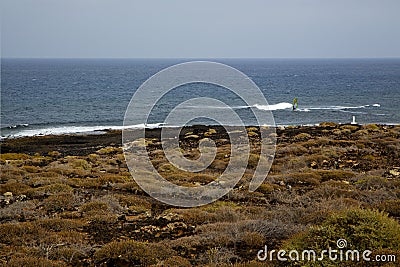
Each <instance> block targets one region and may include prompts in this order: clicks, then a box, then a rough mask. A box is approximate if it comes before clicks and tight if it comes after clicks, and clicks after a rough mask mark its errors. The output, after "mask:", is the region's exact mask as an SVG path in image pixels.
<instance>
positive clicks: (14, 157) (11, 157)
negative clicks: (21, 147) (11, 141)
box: [0, 153, 29, 160]
mask: <svg viewBox="0 0 400 267" xmlns="http://www.w3.org/2000/svg"><path fill="white" fill-rule="evenodd" d="M0 159H2V160H23V159H29V156H28V155H27V154H24V153H4V154H0Z"/></svg>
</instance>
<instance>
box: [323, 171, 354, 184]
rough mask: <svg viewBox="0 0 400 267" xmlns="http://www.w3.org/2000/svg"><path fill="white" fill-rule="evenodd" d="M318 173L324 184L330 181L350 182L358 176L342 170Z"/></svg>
mask: <svg viewBox="0 0 400 267" xmlns="http://www.w3.org/2000/svg"><path fill="white" fill-rule="evenodd" d="M316 172H317V174H318V175H320V176H321V181H322V182H325V181H329V180H336V181H348V180H350V179H351V178H353V177H355V176H356V174H355V173H354V172H350V171H342V170H318V171H316Z"/></svg>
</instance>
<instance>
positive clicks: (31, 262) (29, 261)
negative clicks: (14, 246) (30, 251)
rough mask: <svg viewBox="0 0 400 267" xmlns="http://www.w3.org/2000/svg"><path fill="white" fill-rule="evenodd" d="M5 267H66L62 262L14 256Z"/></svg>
mask: <svg viewBox="0 0 400 267" xmlns="http://www.w3.org/2000/svg"><path fill="white" fill-rule="evenodd" d="M5 266H8V267H21V266H24V267H38V266H40V267H44V266H46V267H63V266H67V264H66V263H65V262H62V261H52V260H48V259H44V258H38V257H30V256H22V257H20V256H14V257H11V259H10V260H9V261H7V264H6V265H5Z"/></svg>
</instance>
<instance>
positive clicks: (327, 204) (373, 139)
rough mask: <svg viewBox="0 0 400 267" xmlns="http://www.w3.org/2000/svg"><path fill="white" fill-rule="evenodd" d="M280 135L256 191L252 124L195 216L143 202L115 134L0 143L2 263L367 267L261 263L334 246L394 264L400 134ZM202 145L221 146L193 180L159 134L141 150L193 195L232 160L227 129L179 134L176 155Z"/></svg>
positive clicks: (194, 153) (384, 130)
mask: <svg viewBox="0 0 400 267" xmlns="http://www.w3.org/2000/svg"><path fill="white" fill-rule="evenodd" d="M276 132H277V144H276V154H275V159H274V161H273V165H272V167H271V170H270V173H269V175H268V176H267V178H266V179H265V181H264V182H263V184H262V185H261V186H260V187H259V188H258V189H257V190H256V191H255V192H250V191H249V190H248V184H249V181H250V180H251V178H252V174H253V172H254V168H255V166H257V164H262V158H263V155H260V154H259V141H260V133H259V128H257V127H249V128H248V129H247V134H248V136H249V140H250V143H251V147H252V149H251V154H250V157H249V163H248V166H247V170H246V172H245V174H244V175H243V178H242V179H241V180H240V182H239V183H238V184H237V185H236V186H235V188H234V189H233V190H232V191H231V192H229V193H228V194H227V195H225V196H224V197H223V198H221V199H220V200H218V201H216V202H214V203H211V204H208V205H205V206H201V207H196V208H177V207H172V206H168V205H166V204H163V203H160V202H158V201H156V200H154V199H153V198H151V197H150V196H148V195H147V194H146V193H145V192H144V191H143V190H142V189H141V188H140V187H139V186H138V185H137V184H136V183H135V181H134V179H133V178H132V176H131V174H130V172H129V170H128V167H127V165H126V162H125V158H124V154H123V151H122V147H121V133H120V132H118V131H110V132H108V133H105V134H99V135H85V136H83V135H73V136H67V135H64V136H37V137H24V138H16V139H6V140H3V141H2V142H1V159H0V167H1V177H0V195H1V196H0V264H2V265H4V266H149V265H152V266H330V265H329V264H333V266H351V264H353V266H366V265H367V266H368V264H367V263H366V262H362V261H361V262H351V263H349V262H336V263H332V262H326V261H323V262H311V263H310V262H300V263H299V262H297V263H296V262H292V261H286V262H280V261H277V260H276V259H274V260H272V261H263V262H262V261H259V260H258V259H257V253H258V251H259V250H263V249H264V247H265V246H267V247H268V248H269V249H271V250H272V249H276V250H279V249H286V250H288V251H289V250H291V249H298V250H301V249H315V250H317V251H318V250H321V249H327V247H328V246H331V247H336V241H337V240H338V239H346V241H347V247H348V248H351V249H359V250H364V249H369V250H372V251H373V255H374V254H386V255H395V256H396V257H397V264H399V261H400V224H399V222H400V126H389V125H375V124H371V125H339V124H335V123H321V124H320V125H319V126H291V127H285V128H283V127H282V128H277V130H276ZM204 137H207V138H211V139H213V140H214V141H215V142H216V144H217V148H218V149H217V156H216V158H215V159H214V161H213V162H212V164H211V165H210V166H209V168H207V170H205V171H203V172H200V173H188V172H182V171H180V170H179V169H177V168H175V167H174V166H173V165H172V164H171V163H169V162H168V160H167V159H166V158H165V155H164V153H163V150H162V147H161V142H160V140H159V130H157V129H153V130H151V131H149V134H148V137H147V138H146V140H145V141H146V142H145V145H146V146H147V150H148V152H149V155H150V157H151V160H152V164H153V166H154V167H155V168H156V169H157V170H158V171H159V173H161V174H162V175H163V176H164V177H165V178H166V179H168V180H170V181H172V182H174V183H176V184H180V185H185V186H196V185H199V184H206V183H209V182H211V181H213V180H215V179H216V178H217V177H218V176H219V175H220V174H221V173H222V172H223V171H224V170H225V168H226V166H227V164H228V163H229V158H230V157H229V156H230V143H229V139H227V134H226V132H225V131H224V130H223V129H222V128H221V127H206V126H198V127H196V126H193V127H188V128H185V129H184V131H182V132H181V136H180V147H181V149H182V151H183V153H184V155H185V156H186V157H188V158H197V157H198V156H199V151H198V149H197V146H198V143H199V140H200V139H202V138H204ZM307 264H309V265H307ZM334 264H337V265H334ZM374 264H376V263H370V266H376V265H374ZM379 266H398V265H396V263H393V262H392V263H386V265H384V264H382V265H379Z"/></svg>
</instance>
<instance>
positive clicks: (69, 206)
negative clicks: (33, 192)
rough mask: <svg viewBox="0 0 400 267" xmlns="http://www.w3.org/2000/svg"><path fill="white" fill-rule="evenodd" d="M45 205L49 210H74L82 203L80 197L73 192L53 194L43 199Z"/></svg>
mask: <svg viewBox="0 0 400 267" xmlns="http://www.w3.org/2000/svg"><path fill="white" fill-rule="evenodd" d="M42 204H43V207H44V208H45V209H46V210H47V211H48V212H60V211H66V210H74V208H75V207H76V206H78V205H79V204H80V201H79V199H78V198H77V197H76V196H75V195H74V194H72V193H61V194H57V195H52V196H49V197H48V198H46V199H45V200H43V203H42Z"/></svg>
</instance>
